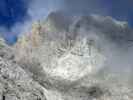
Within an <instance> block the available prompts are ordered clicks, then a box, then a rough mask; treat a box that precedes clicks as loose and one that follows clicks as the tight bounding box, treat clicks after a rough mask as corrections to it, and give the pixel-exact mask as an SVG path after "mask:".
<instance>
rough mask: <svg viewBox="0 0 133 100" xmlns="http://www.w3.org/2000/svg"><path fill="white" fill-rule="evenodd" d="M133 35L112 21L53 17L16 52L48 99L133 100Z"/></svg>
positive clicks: (16, 47)
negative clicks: (132, 52) (132, 60)
mask: <svg viewBox="0 0 133 100" xmlns="http://www.w3.org/2000/svg"><path fill="white" fill-rule="evenodd" d="M132 35H133V30H132V29H131V28H130V27H129V26H128V24H127V23H126V22H121V21H117V20H115V19H113V18H111V17H108V16H107V17H104V16H99V15H90V16H72V17H67V16H66V15H65V14H63V13H60V12H52V13H50V14H49V15H48V17H47V18H46V19H45V20H40V21H38V22H35V23H33V25H32V28H31V31H29V33H26V34H23V35H22V36H21V37H20V38H19V39H18V42H17V43H16V44H15V45H14V47H13V48H12V49H13V52H14V53H15V54H14V56H15V57H14V60H15V62H16V63H17V64H18V65H19V66H21V68H22V69H23V70H24V71H27V72H29V73H31V74H32V79H33V80H35V81H36V82H37V83H39V84H40V85H41V86H42V87H43V88H45V89H46V90H47V91H48V93H49V94H48V95H47V94H46V98H47V100H66V99H67V100H81V99H83V100H90V99H91V100H92V99H95V100H107V99H108V100H122V99H124V100H131V99H132V97H133V95H132V94H133V93H132V90H133V87H132V85H131V84H132V78H131V75H132V70H133V69H132V67H130V64H129V63H131V65H132V62H130V59H132V56H130V57H129V54H131V51H132V40H133V36H132ZM127 51H128V52H127ZM129 58H130V59H129ZM127 63H128V64H127ZM125 66H126V67H125ZM120 69H121V70H120ZM44 94H45V93H44ZM37 100H41V99H37ZM42 100H43V99H42Z"/></svg>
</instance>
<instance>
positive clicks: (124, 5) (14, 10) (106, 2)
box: [0, 0, 133, 43]
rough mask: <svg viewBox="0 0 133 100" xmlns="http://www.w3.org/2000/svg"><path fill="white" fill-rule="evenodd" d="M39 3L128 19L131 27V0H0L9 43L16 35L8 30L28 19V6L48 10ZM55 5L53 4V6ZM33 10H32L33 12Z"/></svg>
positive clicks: (132, 15) (1, 19) (132, 10)
mask: <svg viewBox="0 0 133 100" xmlns="http://www.w3.org/2000/svg"><path fill="white" fill-rule="evenodd" d="M34 1H36V2H38V3H35V4H37V5H35V4H33V6H32V2H34ZM42 1H43V2H42ZM61 1H63V2H61ZM39 2H40V3H39ZM59 2H61V3H59ZM42 3H44V6H42ZM57 3H59V4H57ZM40 4H41V7H44V9H45V8H46V7H47V8H52V7H53V5H55V4H57V6H61V7H59V8H60V10H66V11H67V12H68V13H72V14H78V13H80V14H81V13H82V14H91V13H96V14H101V15H105V16H106V15H107V16H112V17H113V18H115V19H118V20H124V21H128V23H129V25H130V26H131V27H133V0H58V2H57V0H1V1H0V26H1V27H5V28H6V29H7V30H8V31H9V32H8V33H3V34H5V35H4V36H5V38H6V39H7V41H9V43H12V42H14V41H16V36H15V35H12V33H11V32H10V29H11V28H12V27H13V25H15V24H16V23H18V22H20V23H23V22H24V21H25V20H27V19H28V18H29V19H30V16H31V15H30V14H29V13H28V10H29V8H34V6H35V9H34V10H35V11H36V12H37V13H38V12H39V13H40V15H41V13H45V12H46V11H48V10H49V9H47V8H46V10H44V9H43V10H42V11H44V12H42V11H40V9H39V7H40V6H39V5H40ZM48 6H49V7H48ZM57 6H54V8H56V7H57ZM54 8H53V9H54ZM34 10H33V11H32V12H33V13H34V14H35V13H36V12H34ZM39 13H38V14H39ZM42 15H43V14H42Z"/></svg>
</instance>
